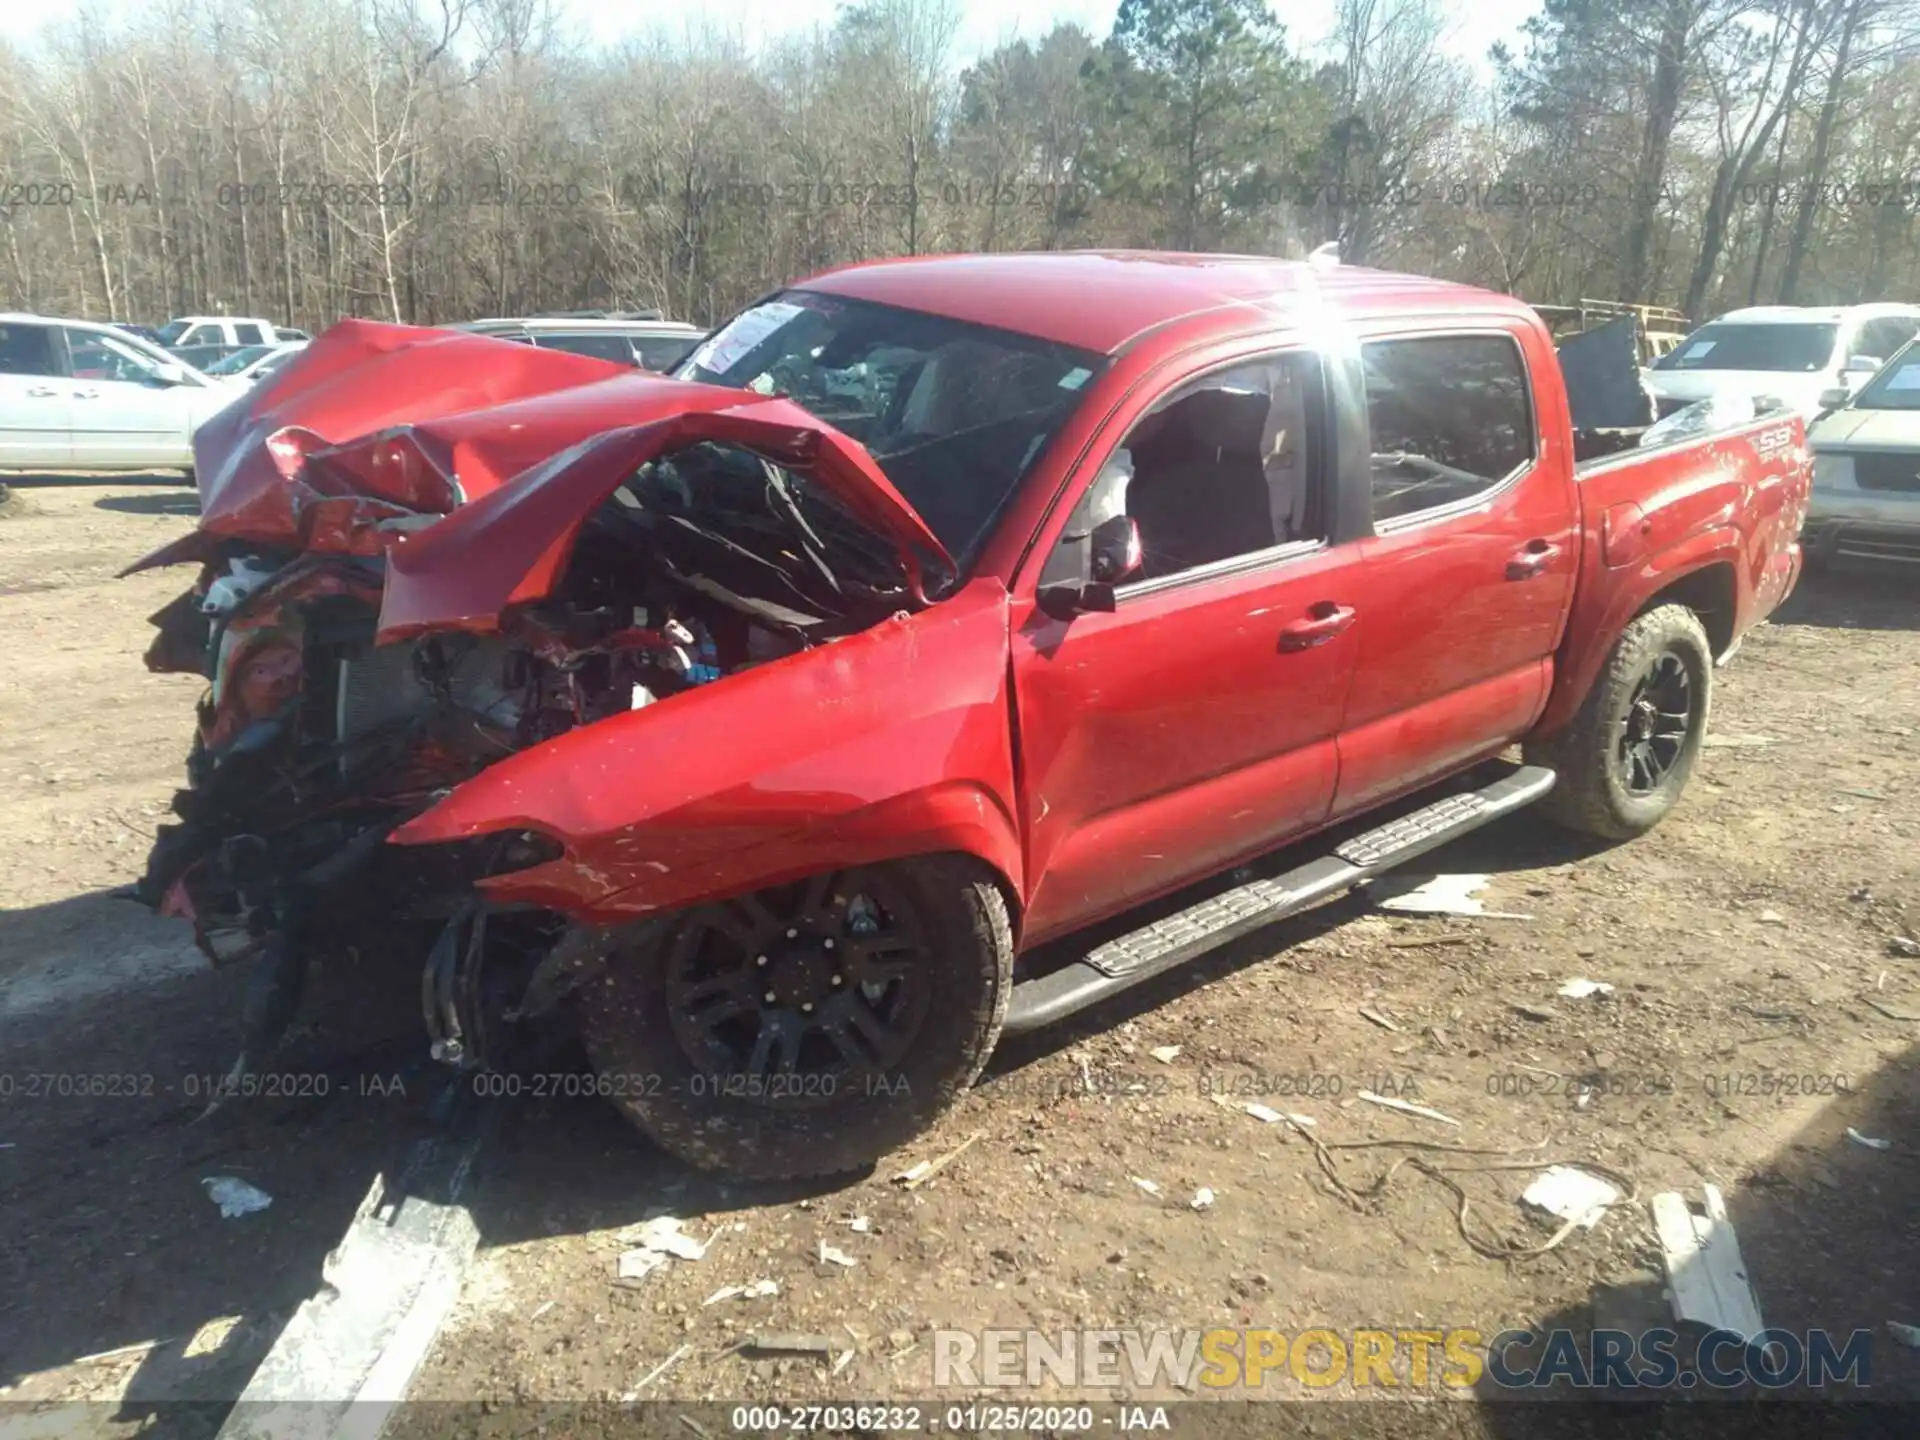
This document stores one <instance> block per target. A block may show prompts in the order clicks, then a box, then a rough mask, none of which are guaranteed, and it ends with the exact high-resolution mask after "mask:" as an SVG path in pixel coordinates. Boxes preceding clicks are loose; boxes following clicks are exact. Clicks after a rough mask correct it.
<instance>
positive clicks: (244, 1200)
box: [200, 1175, 273, 1220]
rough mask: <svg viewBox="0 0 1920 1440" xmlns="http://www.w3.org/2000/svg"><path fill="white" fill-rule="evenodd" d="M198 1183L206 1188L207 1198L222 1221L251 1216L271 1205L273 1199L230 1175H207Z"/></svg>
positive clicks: (264, 1192) (262, 1191)
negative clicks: (217, 1209)
mask: <svg viewBox="0 0 1920 1440" xmlns="http://www.w3.org/2000/svg"><path fill="white" fill-rule="evenodd" d="M200 1183H201V1184H202V1185H204V1186H206V1187H207V1198H208V1199H210V1200H212V1201H213V1203H214V1204H216V1205H218V1206H219V1207H220V1215H221V1217H222V1218H223V1219H227V1220H233V1219H236V1218H238V1217H239V1216H241V1215H251V1214H253V1212H254V1211H256V1210H264V1209H266V1208H267V1207H268V1206H269V1205H271V1204H273V1197H272V1196H271V1195H269V1194H267V1192H266V1191H264V1190H261V1189H259V1188H257V1187H255V1186H252V1185H249V1184H248V1183H247V1182H246V1181H244V1180H240V1179H236V1178H235V1177H234V1176H232V1175H209V1176H207V1178H206V1179H204V1180H202V1181H201V1182H200Z"/></svg>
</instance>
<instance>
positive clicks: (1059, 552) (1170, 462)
mask: <svg viewBox="0 0 1920 1440" xmlns="http://www.w3.org/2000/svg"><path fill="white" fill-rule="evenodd" d="M1325 393H1326V391H1325V384H1324V379H1323V377H1322V374H1321V369H1320V361H1319V358H1318V357H1317V356H1313V355H1306V354H1290V355H1280V356H1274V357H1271V358H1269V359H1263V360H1259V361H1255V362H1251V363H1247V364H1241V365H1237V366H1235V367H1233V368H1232V369H1229V370H1222V371H1216V372H1215V373H1213V374H1211V375H1206V376H1202V377H1201V378H1199V379H1197V380H1192V381H1189V382H1187V383H1186V384H1184V385H1182V386H1180V387H1179V388H1177V389H1175V390H1174V391H1172V392H1171V393H1170V394H1168V395H1167V396H1166V397H1165V398H1163V399H1162V400H1160V401H1159V403H1157V404H1156V405H1155V406H1154V407H1153V408H1152V409H1151V410H1149V411H1148V412H1147V413H1146V414H1145V415H1143V416H1141V417H1140V419H1138V420H1136V421H1135V422H1134V424H1133V426H1132V428H1131V429H1129V430H1128V431H1127V434H1126V438H1125V439H1124V440H1122V441H1121V443H1120V444H1119V445H1118V446H1117V447H1116V448H1115V449H1114V450H1113V451H1112V452H1111V453H1110V454H1109V455H1108V457H1107V459H1106V462H1105V463H1104V464H1103V465H1102V466H1101V468H1100V472H1099V474H1098V475H1097V476H1095V478H1094V480H1093V483H1092V484H1090V485H1089V486H1088V487H1087V491H1086V493H1085V494H1084V495H1083V496H1081V498H1080V503H1079V504H1078V505H1076V506H1075V507H1074V513H1073V516H1072V518H1071V519H1069V520H1068V521H1067V528H1066V530H1065V531H1064V532H1063V533H1062V535H1061V537H1060V543H1059V544H1058V545H1057V546H1056V547H1055V550H1054V553H1053V554H1052V555H1051V556H1049V557H1048V560H1047V564H1046V566H1045V568H1044V569H1043V571H1042V573H1041V577H1040V583H1041V584H1042V585H1051V584H1062V583H1070V582H1072V581H1074V580H1077V579H1081V578H1084V576H1085V574H1086V573H1087V572H1086V567H1087V556H1088V547H1089V543H1090V537H1091V535H1092V533H1093V530H1094V528H1095V527H1096V526H1097V525H1099V524H1100V522H1101V521H1103V520H1108V519H1111V518H1113V517H1114V516H1116V515H1126V516H1129V517H1131V518H1132V520H1133V522H1134V524H1135V525H1136V526H1138V528H1139V532H1140V549H1141V554H1142V565H1141V569H1140V570H1139V571H1137V572H1136V573H1135V574H1134V575H1132V576H1130V577H1128V578H1129V579H1131V580H1134V581H1142V580H1159V579H1164V578H1166V577H1167V576H1169V575H1179V574H1182V573H1184V572H1186V571H1189V570H1195V569H1198V568H1200V567H1201V566H1204V565H1212V564H1216V563H1218V562H1219V561H1222V560H1232V559H1235V558H1237V557H1239V556H1242V555H1252V554H1256V553H1258V552H1259V551H1262V550H1270V549H1272V548H1273V547H1275V546H1276V545H1284V544H1289V543H1291V542H1293V541H1297V540H1317V539H1321V538H1324V536H1325V534H1326V530H1325V528H1324V523H1323V519H1322V512H1323V508H1324V507H1323V505H1322V500H1323V497H1324V494H1325V480H1324V476H1325V471H1326V462H1325V449H1326V419H1325Z"/></svg>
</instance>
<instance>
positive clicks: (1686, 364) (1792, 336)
mask: <svg viewBox="0 0 1920 1440" xmlns="http://www.w3.org/2000/svg"><path fill="white" fill-rule="evenodd" d="M1839 334H1840V327H1839V326H1838V325H1832V324H1826V325H1818V324H1811V323H1808V322H1804V321H1784V322H1782V323H1780V324H1767V325H1720V324H1715V325H1703V326H1701V327H1700V328H1699V329H1698V330H1696V331H1694V332H1693V334H1691V335H1689V336H1688V337H1687V338H1686V340H1685V342H1684V343H1682V344H1681V345H1680V346H1678V347H1677V348H1675V349H1674V350H1672V351H1670V352H1668V353H1667V354H1665V355H1662V356H1661V357H1660V358H1659V359H1658V360H1656V361H1654V362H1653V368H1654V369H1656V370H1784V371H1797V372H1799V373H1801V374H1810V373H1812V372H1813V371H1816V370H1824V369H1826V368H1827V366H1829V365H1831V364H1832V363H1833V343H1834V341H1835V339H1837V338H1838V336H1839Z"/></svg>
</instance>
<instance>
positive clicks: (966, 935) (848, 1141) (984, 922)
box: [576, 855, 1013, 1180]
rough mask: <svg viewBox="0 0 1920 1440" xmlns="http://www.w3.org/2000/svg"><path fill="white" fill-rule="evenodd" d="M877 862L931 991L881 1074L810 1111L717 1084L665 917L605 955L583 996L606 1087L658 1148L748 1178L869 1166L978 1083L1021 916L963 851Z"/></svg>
mask: <svg viewBox="0 0 1920 1440" xmlns="http://www.w3.org/2000/svg"><path fill="white" fill-rule="evenodd" d="M879 868H883V869H884V870H885V871H886V872H887V873H888V875H889V878H890V879H891V880H892V882H893V883H894V884H895V885H896V886H897V887H898V888H899V890H900V891H901V892H902V893H904V894H907V895H908V896H910V897H911V900H912V903H913V904H914V905H915V906H916V907H917V908H918V913H919V920H920V924H921V925H922V926H923V927H924V931H925V933H926V934H927V936H928V937H929V940H930V944H931V948H932V954H933V962H934V963H933V974H932V980H933V994H932V1003H931V1005H930V1006H929V1008H928V1011H927V1013H926V1016H925V1019H924V1020H923V1021H922V1023H921V1028H920V1030H919V1032H918V1034H917V1036H916V1039H915V1043H914V1045H913V1048H912V1050H911V1052H910V1053H909V1054H908V1055H907V1057H906V1058H905V1060H904V1061H903V1062H902V1063H901V1065H900V1066H899V1069H898V1073H897V1074H893V1075H891V1076H889V1077H888V1078H887V1081H886V1083H884V1084H882V1085H879V1086H877V1087H876V1086H874V1085H871V1084H869V1085H864V1086H854V1087H849V1092H850V1093H846V1094H842V1095H838V1096H836V1097H835V1098H834V1100H833V1101H832V1102H831V1103H830V1104H827V1105H825V1106H823V1107H822V1108H819V1109H814V1110H802V1111H794V1110H778V1109H770V1108H768V1107H767V1106H765V1105H764V1104H761V1103H759V1102H757V1101H755V1100H753V1099H750V1098H746V1097H744V1096H731V1095H717V1094H715V1093H713V1091H714V1087H713V1085H712V1080H711V1077H710V1076H707V1075H706V1074H705V1073H704V1072H703V1070H702V1069H701V1067H700V1066H699V1065H698V1064H697V1063H696V1062H695V1060H694V1059H693V1058H692V1057H691V1056H689V1055H688V1053H687V1052H686V1050H685V1048H684V1047H683V1046H682V1045H681V1043H680V1041H679V1039H678V1038H677V1037H676V1035H675V1032H674V1029H673V1026H672V1023H671V1021H670V1019H669V1017H668V1012H667V959H666V957H667V955H668V953H669V943H668V941H669V937H670V936H671V935H672V933H673V931H672V927H671V926H668V927H666V928H664V929H663V930H662V931H660V932H658V934H659V937H660V938H659V943H656V944H654V945H651V946H649V947H648V948H647V949H645V950H644V951H640V952H625V953H619V954H616V955H614V956H612V957H610V958H609V960H608V962H607V965H606V969H605V971H604V973H602V974H601V975H600V976H598V977H596V978H595V979H594V980H592V981H590V982H589V983H588V984H586V985H585V986H583V987H582V989H581V991H580V992H579V994H578V996H577V998H576V1005H577V1014H578V1019H579V1024H580V1033H581V1037H582V1039H583V1041H584V1042H585V1045H586V1049H587V1054H588V1057H589V1059H590V1060H591V1061H592V1064H593V1066H594V1068H595V1070H596V1071H598V1072H599V1075H600V1077H601V1081H602V1084H601V1087H600V1088H601V1089H602V1090H603V1091H604V1092H606V1093H607V1094H608V1096H609V1098H611V1099H612V1100H613V1102H614V1104H615V1105H617V1106H618V1107H619V1109H620V1110H621V1111H622V1112H623V1113H624V1114H625V1115H626V1116H627V1118H628V1119H629V1120H631V1121H632V1122H633V1123H634V1124H635V1125H637V1126H638V1127H639V1128H640V1129H641V1131H643V1132H644V1133H645V1134H646V1135H647V1136H648V1137H649V1138H650V1139H652V1140H653V1141H654V1142H655V1143H656V1144H658V1145H659V1146H660V1147H661V1148H662V1149H664V1150H666V1151H668V1152H669V1153H670V1154H673V1155H675V1156H677V1157H679V1158H680V1159H682V1160H684V1161H686V1162H687V1163H688V1164H690V1165H692V1166H694V1167H695V1168H697V1169H701V1170H708V1171H714V1172H718V1173H722V1174H726V1175H729V1176H733V1177H737V1178H740V1179H750V1180H787V1179H804V1178H810V1177H814V1176H827V1175H841V1174H846V1173H848V1172H851V1171H857V1170H863V1169H866V1168H868V1167H870V1166H871V1165H873V1164H874V1163H875V1162H877V1161H878V1160H879V1159H880V1158H881V1157H882V1156H884V1155H886V1154H887V1153H888V1152H890V1151H892V1150H895V1149H897V1148H899V1147H900V1146H902V1145H904V1144H906V1143H907V1142H909V1141H911V1140H912V1139H913V1138H914V1137H915V1136H917V1135H919V1134H920V1133H922V1132H923V1131H925V1130H926V1129H927V1128H928V1127H929V1126H930V1125H932V1124H933V1122H934V1121H935V1120H936V1119H937V1118H938V1117H939V1116H940V1115H941V1114H942V1113H943V1112H944V1111H945V1110H947V1109H948V1108H949V1107H950V1106H951V1105H952V1104H953V1103H954V1102H955V1101H956V1100H957V1099H959V1097H960V1096H961V1095H962V1094H964V1093H965V1092H966V1090H967V1088H968V1087H969V1086H970V1085H972V1083H973V1082H974V1080H975V1079H976V1078H977V1077H978V1076H979V1074H980V1071H981V1070H982V1069H983V1068H984V1067H985V1065H986V1063H987V1058H988V1057H989V1056H990V1055H991V1054H992V1053H993V1047H994V1043H995V1041H997V1040H998V1039H999V1036H1000V1027H1001V1025H1002V1023H1003V1022H1004V1021H1005V1019H1006V1014H1007V1004H1008V1001H1009V1000H1010V998H1011V996H1012V992H1013V931H1012V923H1011V920H1010V918H1009V916H1008V913H1007V903H1006V899H1005V897H1004V896H1003V895H1002V894H1001V891H1000V888H999V886H998V885H997V884H996V883H995V882H994V880H993V877H992V876H991V875H990V874H989V872H988V871H987V869H986V868H985V867H984V866H983V865H981V864H979V863H978V862H976V861H973V860H971V859H969V858H967V857H965V856H959V855H931V856H919V857H915V858H913V859H910V860H902V861H895V862H892V863H890V864H889V865H887V866H885V867H879Z"/></svg>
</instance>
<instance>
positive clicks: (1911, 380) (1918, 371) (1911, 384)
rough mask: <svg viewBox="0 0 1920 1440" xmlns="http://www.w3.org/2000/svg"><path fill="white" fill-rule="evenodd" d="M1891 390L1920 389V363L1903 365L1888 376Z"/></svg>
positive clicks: (1888, 386) (1888, 385)
mask: <svg viewBox="0 0 1920 1440" xmlns="http://www.w3.org/2000/svg"><path fill="white" fill-rule="evenodd" d="M1887 389H1889V390H1920V365H1902V366H1901V367H1900V368H1899V369H1898V370H1896V371H1894V372H1893V374H1891V375H1889V376H1888V377H1887Z"/></svg>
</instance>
